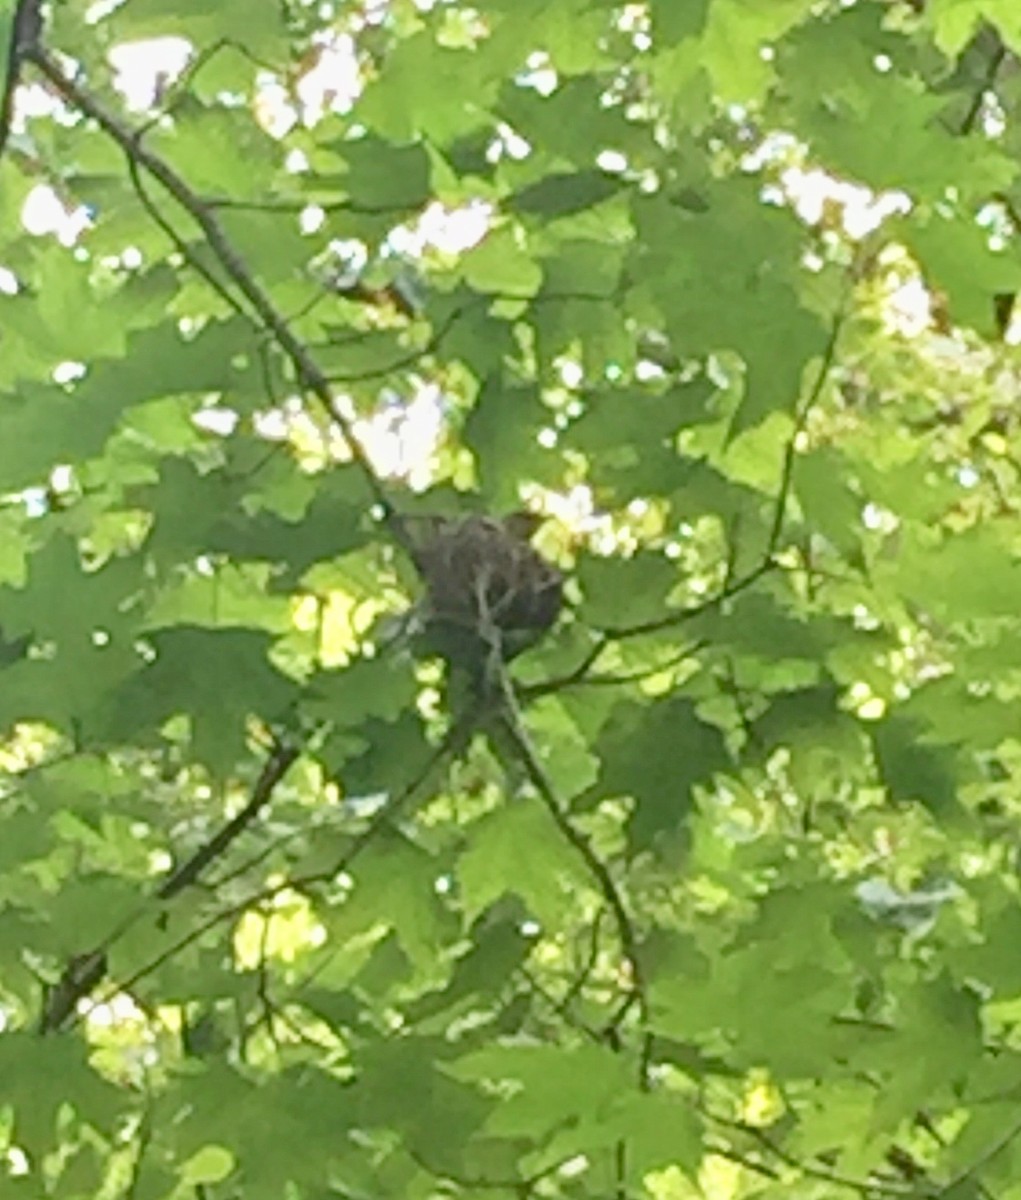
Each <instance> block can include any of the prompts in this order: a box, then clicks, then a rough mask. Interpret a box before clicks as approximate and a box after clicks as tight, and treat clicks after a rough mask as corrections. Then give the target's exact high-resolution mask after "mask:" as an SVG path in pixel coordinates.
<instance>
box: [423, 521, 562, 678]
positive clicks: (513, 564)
mask: <svg viewBox="0 0 1021 1200" xmlns="http://www.w3.org/2000/svg"><path fill="white" fill-rule="evenodd" d="M538 523H539V521H538V518H536V517H535V516H534V515H533V514H531V513H516V514H514V515H512V516H509V517H487V516H475V515H472V516H463V517H453V518H450V517H423V518H418V519H414V520H410V521H408V522H407V524H406V530H407V533H408V540H409V542H410V544H411V554H412V558H413V560H414V563H415V566H416V568H417V570H418V573H419V576H420V578H421V580H422V583H423V585H424V587H425V597H424V601H423V603H422V604H421V605H420V608H419V618H420V624H421V627H422V629H423V633H424V635H425V641H426V644H427V645H428V646H429V647H430V648H431V649H433V650H435V652H437V653H439V654H442V655H443V656H444V657H447V658H451V659H460V660H464V659H466V658H470V659H477V658H478V657H479V654H480V651H481V650H489V651H492V650H494V649H497V650H498V652H499V653H500V655H501V656H502V657H503V658H511V657H513V655H514V654H517V653H519V652H520V651H521V650H523V649H525V648H527V647H528V646H530V645H532V644H533V643H534V642H536V641H537V640H538V639H539V638H540V637H541V636H542V634H543V633H545V632H546V630H548V629H549V628H550V627H551V626H552V625H553V623H554V622H555V621H556V619H557V616H558V615H559V613H560V609H561V605H562V603H563V576H562V575H561V573H560V572H559V571H558V570H557V569H556V567H554V566H552V565H551V564H550V563H548V562H547V561H546V560H545V559H544V558H542V557H541V555H540V554H539V553H538V552H537V551H536V549H535V547H534V546H533V545H532V544H531V541H530V538H531V535H532V534H533V533H534V532H535V529H536V527H537V525H538Z"/></svg>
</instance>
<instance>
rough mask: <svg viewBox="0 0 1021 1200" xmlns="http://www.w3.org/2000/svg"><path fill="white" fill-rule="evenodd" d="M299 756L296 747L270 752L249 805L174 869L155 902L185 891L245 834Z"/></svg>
mask: <svg viewBox="0 0 1021 1200" xmlns="http://www.w3.org/2000/svg"><path fill="white" fill-rule="evenodd" d="M298 754H299V750H298V747H297V746H291V745H283V744H279V745H277V746H276V747H275V748H274V749H273V752H272V753H271V754H270V756H269V758H267V759H266V762H265V764H264V766H263V768H262V771H261V772H260V774H259V778H258V779H257V780H256V782H255V787H254V788H252V795H251V798H250V799H249V801H248V803H247V804H246V805H245V806H244V808H243V809H241V811H240V812H239V813H238V814H237V816H235V817H233V818H231V820H229V821H228V822H227V823H226V824H225V825H222V826H221V827H220V828H219V829H218V830H217V832H216V833H214V834H213V836H212V837H211V838H210V839H209V841H208V842H206V843H205V844H204V845H202V846H200V847H199V848H198V849H197V850H196V851H195V853H194V854H193V855H192V856H191V857H190V858H189V859H187V861H185V862H183V863H182V864H181V865H180V866H179V867H178V868H177V870H176V871H175V872H174V873H173V874H172V875H171V876H170V878H169V879H167V880H166V881H165V882H164V883H163V885H162V886H161V887H160V889H159V891H158V892H157V893H156V897H157V899H159V900H172V899H173V898H174V897H175V896H176V895H178V894H179V893H180V892H183V891H184V889H185V888H187V887H191V885H192V884H193V883H194V882H195V881H196V880H197V879H198V877H199V876H200V875H201V874H202V872H203V871H204V870H205V869H206V867H208V866H209V865H210V863H212V862H215V861H216V859H218V858H219V857H220V856H221V855H222V854H223V853H224V852H225V851H226V850H227V848H228V847H229V846H230V845H231V844H232V843H233V842H234V841H235V840H236V839H237V838H239V837H240V836H241V834H243V833H244V831H245V830H246V829H247V828H248V826H249V825H251V823H252V822H253V821H254V820H255V818H256V817H257V816H258V815H259V814H260V813H261V812H262V810H263V809H264V808H265V807H266V805H267V804H268V803H269V802H270V800H271V799H272V796H273V792H274V791H275V790H276V787H277V785H278V784H279V783H280V781H281V780H282V779H283V777H284V776H285V775H286V774H287V772H288V771H289V770H290V769H291V767H292V766H293V765H294V762H295V761H296V759H297V758H298Z"/></svg>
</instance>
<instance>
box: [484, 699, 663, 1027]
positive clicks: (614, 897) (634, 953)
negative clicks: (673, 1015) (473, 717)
mask: <svg viewBox="0 0 1021 1200" xmlns="http://www.w3.org/2000/svg"><path fill="white" fill-rule="evenodd" d="M497 719H498V721H499V722H500V725H501V727H502V729H503V730H504V732H505V733H506V734H507V736H508V738H509V739H510V743H511V745H513V747H514V752H515V754H516V755H517V757H518V761H519V762H520V764H521V767H522V769H523V770H524V773H525V776H526V778H527V779H528V782H529V783H530V784H531V785H532V787H533V788H534V789H535V791H536V793H537V795H538V796H539V798H540V800H541V801H542V802H543V804H544V805H545V807H546V810H547V811H548V812H549V814H550V817H551V818H552V820H553V823H554V825H556V827H557V829H558V830H559V831H560V833H561V835H562V836H563V838H564V840H565V841H566V842H567V843H568V844H569V845H570V846H571V847H573V849H574V850H576V851H577V853H578V855H579V857H580V858H581V860H582V861H583V862H584V864H585V866H586V868H587V869H588V871H589V874H590V875H591V876H592V878H593V879H594V880H595V881H596V884H597V885H598V887H599V890H600V892H601V893H602V895H603V899H604V900H605V901H606V905H607V908H609V910H610V912H611V913H612V914H613V919H614V922H615V924H616V926H617V936H618V938H619V939H620V944H621V950H622V952H623V956H624V960H625V962H626V963H627V965H628V971H629V974H630V981H629V982H630V992H629V999H630V1000H631V1004H635V1003H636V1004H638V1006H639V1011H640V1012H641V1014H642V1017H643V1020H644V1018H645V1016H646V1015H647V1010H648V1005H647V1002H646V996H645V979H644V975H643V972H642V964H641V958H640V955H639V951H638V935H637V933H636V931H635V926H634V922H633V920H632V918H631V914H630V913H629V912H628V910H627V906H626V905H625V903H624V898H623V896H622V895H621V892H620V889H619V888H618V887H617V884H616V882H615V881H614V878H613V875H612V874H611V873H610V869H609V867H608V866H607V865H606V863H605V862H603V860H602V859H601V858H600V857H599V855H598V854H597V853H596V852H595V850H593V848H592V845H591V843H590V842H589V840H588V838H587V837H586V836H585V835H584V834H583V833H582V832H581V830H580V829H577V828H576V827H575V825H574V824H573V823H572V821H571V819H570V818H569V817H568V815H567V813H566V812H565V811H564V808H563V805H562V804H561V803H560V800H559V799H558V797H557V794H556V791H555V789H554V787H553V783H552V781H551V780H550V778H549V776H548V775H547V774H546V771H545V769H544V768H543V766H542V764H541V763H540V762H539V759H538V756H537V755H536V753H535V751H534V750H533V748H532V745H531V742H530V741H529V739H528V735H527V734H526V733H525V731H524V729H523V728H522V726H521V723H520V721H519V720H518V719H517V716H516V714H515V713H514V712H507V711H504V712H502V713H501V714H500V716H499V717H498V718H497ZM631 1004H629V1005H628V1007H631Z"/></svg>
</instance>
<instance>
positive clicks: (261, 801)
mask: <svg viewBox="0 0 1021 1200" xmlns="http://www.w3.org/2000/svg"><path fill="white" fill-rule="evenodd" d="M299 753H300V751H299V749H298V748H297V747H295V746H290V745H283V744H278V745H277V746H276V747H274V749H273V751H272V753H271V754H270V755H269V757H268V758H267V759H266V762H265V763H264V764H263V768H262V770H261V772H260V773H259V778H258V779H257V780H256V782H255V785H254V787H253V788H252V794H251V797H250V799H249V801H248V803H247V804H246V805H245V806H244V808H243V809H241V811H240V812H239V813H238V814H237V815H236V816H235V817H232V818H231V819H230V820H229V821H227V822H226V824H224V825H222V826H221V827H220V829H218V830H217V832H216V833H214V834H213V836H212V837H211V838H210V839H209V840H208V841H207V842H205V843H204V844H203V845H201V846H200V847H199V848H198V850H196V851H195V853H194V854H192V855H191V857H190V858H188V859H187V860H186V861H185V862H183V863H182V864H181V866H179V867H178V868H177V870H176V871H174V872H173V874H172V875H171V876H170V878H169V879H167V880H165V881H164V882H163V884H161V886H160V887H159V888H158V889H157V891H156V892H155V895H154V896H152V897H146V899H144V900H143V901H142V903H141V904H139V905H138V907H136V908H135V909H134V910H133V911H131V912H129V913H128V914H127V915H126V916H124V917H123V918H122V919H121V920H120V921H119V922H118V923H117V925H116V927H115V928H114V929H113V930H111V932H110V933H109V934H107V936H106V937H105V938H104V939H103V942H102V944H101V945H99V946H97V947H95V949H93V950H91V951H89V952H88V953H86V954H76V955H74V957H73V958H72V959H71V960H70V961H69V962H68V965H67V967H66V968H65V970H64V973H63V975H62V976H61V978H60V980H59V982H58V983H57V984H56V986H55V987H53V988H52V989H51V990H50V992H49V994H48V995H47V996H46V998H45V1001H44V1003H43V1011H42V1015H41V1017H40V1019H39V1031H40V1032H41V1033H54V1032H56V1031H57V1030H59V1029H62V1028H63V1027H64V1026H65V1025H66V1024H67V1022H68V1021H69V1020H70V1019H71V1018H72V1017H73V1015H74V1013H75V1010H76V1009H77V1007H78V1003H79V1001H81V1000H84V999H85V997H86V996H88V995H90V994H91V993H92V992H93V991H94V990H95V989H96V988H97V987H98V986H99V985H100V984H101V983H102V981H103V978H104V977H105V975H106V954H107V951H108V950H109V949H110V947H111V946H112V945H113V944H114V943H115V942H116V941H117V940H118V939H119V938H121V937H122V936H123V935H124V934H125V933H126V932H127V931H128V930H129V929H131V928H132V927H133V926H134V925H135V924H136V923H137V922H138V921H139V920H140V919H141V918H142V917H143V915H144V914H145V913H146V912H148V911H149V909H150V907H151V906H152V904H153V901H154V900H155V901H167V900H172V899H173V898H174V897H175V896H177V895H179V894H180V893H181V892H183V891H184V890H185V888H188V887H190V886H191V885H192V884H193V883H195V881H196V880H197V879H198V878H199V876H200V875H201V874H202V872H203V871H204V870H205V869H206V867H208V866H209V865H210V864H211V863H213V862H215V861H216V859H218V858H219V857H220V856H221V855H223V854H224V853H225V852H226V850H227V849H228V847H229V846H231V845H232V844H233V843H234V841H235V840H236V839H237V838H239V837H240V836H241V834H243V833H244V832H245V830H246V829H247V828H248V827H249V825H251V824H252V822H253V821H254V820H255V819H256V817H258V815H259V814H260V813H261V812H262V810H263V809H264V808H265V807H266V805H267V804H268V803H269V802H270V800H271V799H272V797H273V792H274V791H275V790H276V787H277V785H278V784H279V783H280V781H281V780H282V779H283V777H284V776H285V775H286V774H287V772H288V771H289V770H290V768H291V766H292V764H293V763H294V761H295V760H296V759H297V757H298V754H299Z"/></svg>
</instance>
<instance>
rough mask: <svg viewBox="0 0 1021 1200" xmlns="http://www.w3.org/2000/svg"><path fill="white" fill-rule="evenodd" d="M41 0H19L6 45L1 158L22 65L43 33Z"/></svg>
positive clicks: (0, 102) (0, 104)
mask: <svg viewBox="0 0 1021 1200" xmlns="http://www.w3.org/2000/svg"><path fill="white" fill-rule="evenodd" d="M42 23H43V18H42V0H18V7H17V8H16V9H15V11H14V20H13V21H12V22H11V40H10V42H9V44H8V46H7V64H6V71H5V74H4V91H3V97H2V98H0V158H2V157H3V154H4V151H5V150H6V149H7V142H8V141H9V140H10V136H11V124H12V122H13V121H14V96H15V93H16V92H17V90H18V86H19V84H20V83H21V68H22V65H23V64H24V63H25V61H26V60H27V59H28V56H29V51H30V50H32V49H33V48H34V47H35V46H36V45H37V44H38V42H39V34H40V33H41V32H42Z"/></svg>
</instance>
